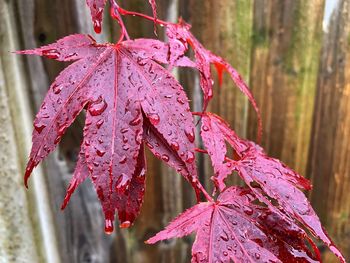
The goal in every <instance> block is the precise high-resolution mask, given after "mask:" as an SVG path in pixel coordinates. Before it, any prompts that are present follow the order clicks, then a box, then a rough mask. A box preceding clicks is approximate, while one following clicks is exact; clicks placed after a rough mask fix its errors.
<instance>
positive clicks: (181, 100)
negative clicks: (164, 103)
mask: <svg viewBox="0 0 350 263" xmlns="http://www.w3.org/2000/svg"><path fill="white" fill-rule="evenodd" d="M177 102H178V103H180V104H181V105H183V104H185V101H184V100H183V99H182V98H181V97H178V98H177Z"/></svg>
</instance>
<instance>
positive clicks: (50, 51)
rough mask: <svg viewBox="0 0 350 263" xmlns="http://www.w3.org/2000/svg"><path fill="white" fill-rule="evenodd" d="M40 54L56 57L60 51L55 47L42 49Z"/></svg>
mask: <svg viewBox="0 0 350 263" xmlns="http://www.w3.org/2000/svg"><path fill="white" fill-rule="evenodd" d="M42 54H43V56H45V57H47V58H51V59H58V58H59V57H60V55H61V53H60V52H59V51H58V50H57V49H55V48H52V49H46V50H43V51H42Z"/></svg>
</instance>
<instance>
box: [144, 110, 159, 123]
mask: <svg viewBox="0 0 350 263" xmlns="http://www.w3.org/2000/svg"><path fill="white" fill-rule="evenodd" d="M147 117H148V119H149V121H150V122H151V123H152V124H153V125H158V124H159V122H160V118H159V115H158V114H157V113H151V114H148V116H147Z"/></svg>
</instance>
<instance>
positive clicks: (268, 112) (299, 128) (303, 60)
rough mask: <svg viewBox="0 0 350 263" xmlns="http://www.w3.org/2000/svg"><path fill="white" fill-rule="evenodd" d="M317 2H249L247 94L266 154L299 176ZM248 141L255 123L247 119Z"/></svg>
mask: <svg viewBox="0 0 350 263" xmlns="http://www.w3.org/2000/svg"><path fill="white" fill-rule="evenodd" d="M323 5H324V1H323V0H315V1H301V0H300V1H268V0H266V1H265V0H258V1H255V7H254V32H253V39H254V41H253V53H252V70H251V75H250V79H251V88H252V90H253V94H254V95H255V97H256V99H257V102H258V105H259V106H260V109H261V112H262V117H263V124H264V136H263V146H264V147H265V149H266V150H267V152H268V153H269V154H271V155H272V156H275V157H278V158H280V159H282V160H283V161H284V162H286V163H287V164H288V165H290V166H291V167H293V168H294V169H296V170H298V171H299V172H300V173H301V174H305V168H306V162H307V153H308V147H309V138H310V132H311V122H312V113H313V103H314V95H315V88H316V80H317V69H318V61H319V55H320V41H321V36H322V28H321V25H322V17H323ZM250 116H251V117H250V120H251V122H250V126H249V127H250V137H251V138H254V136H255V134H256V128H254V127H256V125H255V122H256V118H255V114H254V112H252V111H251V114H250Z"/></svg>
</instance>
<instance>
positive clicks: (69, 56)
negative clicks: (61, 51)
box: [65, 52, 78, 59]
mask: <svg viewBox="0 0 350 263" xmlns="http://www.w3.org/2000/svg"><path fill="white" fill-rule="evenodd" d="M77 56H78V54H77V53H75V52H74V53H71V54H68V55H67V56H66V57H65V58H66V59H71V58H73V57H77Z"/></svg>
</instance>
